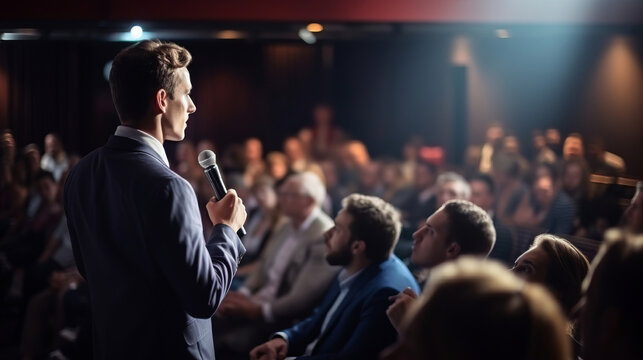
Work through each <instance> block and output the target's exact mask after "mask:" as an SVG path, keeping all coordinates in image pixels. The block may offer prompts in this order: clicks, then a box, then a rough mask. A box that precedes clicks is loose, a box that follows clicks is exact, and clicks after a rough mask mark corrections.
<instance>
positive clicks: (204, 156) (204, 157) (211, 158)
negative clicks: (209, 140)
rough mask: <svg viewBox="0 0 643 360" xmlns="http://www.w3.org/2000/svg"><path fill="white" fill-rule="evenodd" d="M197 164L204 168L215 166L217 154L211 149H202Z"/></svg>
mask: <svg viewBox="0 0 643 360" xmlns="http://www.w3.org/2000/svg"><path fill="white" fill-rule="evenodd" d="M199 165H201V167H202V168H204V169H207V168H209V167H210V166H216V165H217V156H216V155H215V154H214V152H213V151H212V150H203V151H201V153H200V154H199Z"/></svg>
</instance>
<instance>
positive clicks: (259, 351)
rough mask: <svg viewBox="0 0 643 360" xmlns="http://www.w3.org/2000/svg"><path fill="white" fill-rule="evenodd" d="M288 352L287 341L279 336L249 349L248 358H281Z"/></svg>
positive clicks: (253, 359)
mask: <svg viewBox="0 0 643 360" xmlns="http://www.w3.org/2000/svg"><path fill="white" fill-rule="evenodd" d="M286 354H288V343H287V342H286V340H284V339H283V338H280V337H276V338H274V339H272V340H270V341H268V342H265V343H263V344H261V345H259V346H257V347H256V348H254V349H252V351H250V360H283V359H284V358H286Z"/></svg>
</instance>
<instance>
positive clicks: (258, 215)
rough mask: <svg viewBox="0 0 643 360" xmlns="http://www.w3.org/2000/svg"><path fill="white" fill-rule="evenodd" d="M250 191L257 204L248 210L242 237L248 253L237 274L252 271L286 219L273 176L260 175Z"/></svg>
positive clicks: (243, 274)
mask: <svg viewBox="0 0 643 360" xmlns="http://www.w3.org/2000/svg"><path fill="white" fill-rule="evenodd" d="M250 192H251V194H252V198H253V199H254V200H255V201H256V203H257V206H255V207H254V208H253V209H252V210H250V211H249V212H248V219H247V220H246V224H245V228H246V231H247V234H246V236H244V237H243V238H242V241H243V246H245V248H246V254H245V255H244V256H243V259H242V260H241V263H240V264H239V265H240V267H239V270H237V276H239V275H241V276H245V275H247V274H249V273H250V272H251V269H253V268H254V266H250V265H251V264H256V262H255V261H256V260H257V259H258V258H259V256H260V255H261V252H262V251H263V249H264V248H265V246H266V245H267V242H268V239H270V235H271V234H272V233H273V231H275V230H276V229H277V228H278V227H279V226H280V225H282V224H283V221H285V218H284V217H283V216H282V215H281V211H280V210H279V207H278V205H277V193H276V191H275V189H274V181H273V180H272V178H270V177H268V176H262V177H260V178H259V179H257V180H256V181H255V182H254V185H253V186H252V188H251V189H250Z"/></svg>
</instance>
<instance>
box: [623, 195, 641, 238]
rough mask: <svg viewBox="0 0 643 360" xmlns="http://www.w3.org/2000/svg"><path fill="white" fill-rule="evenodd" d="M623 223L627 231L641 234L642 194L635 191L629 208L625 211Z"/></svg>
mask: <svg viewBox="0 0 643 360" xmlns="http://www.w3.org/2000/svg"><path fill="white" fill-rule="evenodd" d="M625 221H626V224H627V227H628V228H629V230H630V231H631V232H633V233H635V234H643V192H641V191H637V192H636V194H635V195H634V197H633V198H632V202H631V203H630V206H628V207H627V210H625Z"/></svg>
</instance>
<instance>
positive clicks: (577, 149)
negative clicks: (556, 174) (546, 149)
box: [563, 137, 585, 159]
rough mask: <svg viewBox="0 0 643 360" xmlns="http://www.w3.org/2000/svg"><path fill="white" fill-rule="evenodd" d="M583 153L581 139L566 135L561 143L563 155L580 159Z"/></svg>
mask: <svg viewBox="0 0 643 360" xmlns="http://www.w3.org/2000/svg"><path fill="white" fill-rule="evenodd" d="M584 155H585V151H584V149H583V141H582V140H581V139H579V138H577V137H568V138H567V139H565V143H564V144H563V157H564V158H565V159H580V158H582V157H583V156H584Z"/></svg>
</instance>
